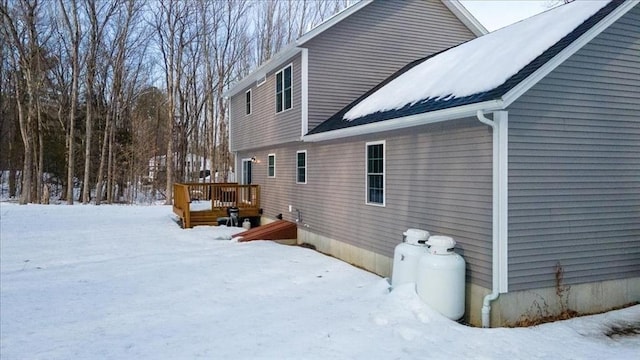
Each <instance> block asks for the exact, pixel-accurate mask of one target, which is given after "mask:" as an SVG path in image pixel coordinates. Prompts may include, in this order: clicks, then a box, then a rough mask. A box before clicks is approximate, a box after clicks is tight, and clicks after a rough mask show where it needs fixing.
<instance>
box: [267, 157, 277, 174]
mask: <svg viewBox="0 0 640 360" xmlns="http://www.w3.org/2000/svg"><path fill="white" fill-rule="evenodd" d="M267 175H268V176H269V177H270V178H274V177H276V154H269V169H268V173H267Z"/></svg>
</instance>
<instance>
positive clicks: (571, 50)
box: [502, 1, 638, 108]
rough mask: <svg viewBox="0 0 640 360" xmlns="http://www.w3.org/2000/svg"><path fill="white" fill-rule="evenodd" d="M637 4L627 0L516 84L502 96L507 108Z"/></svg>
mask: <svg viewBox="0 0 640 360" xmlns="http://www.w3.org/2000/svg"><path fill="white" fill-rule="evenodd" d="M636 5H638V2H637V1H625V2H624V3H622V4H621V5H620V6H618V7H617V8H616V9H615V10H613V11H612V12H611V13H610V14H609V15H607V16H606V17H605V18H604V19H602V20H601V21H600V22H598V23H597V24H596V25H594V26H593V27H591V29H589V30H587V32H585V33H584V34H582V36H580V37H579V38H578V39H576V40H574V41H573V42H572V43H571V44H569V46H567V47H566V48H564V49H563V50H562V51H560V52H559V53H558V54H557V55H556V56H554V57H553V58H552V59H551V60H549V61H547V62H546V63H545V64H544V65H542V66H541V67H540V68H538V70H536V71H534V72H533V74H531V75H529V76H528V77H527V78H526V79H524V80H523V81H521V82H520V83H518V85H516V86H514V87H513V88H512V89H511V90H509V92H507V93H506V94H504V95H503V96H502V99H503V101H504V104H505V105H504V106H505V108H506V107H507V106H509V105H511V104H512V103H513V102H514V101H516V100H517V99H518V98H519V97H520V96H522V95H523V94H524V93H525V92H527V91H528V90H529V89H531V88H532V87H533V86H534V85H535V84H537V83H538V82H539V81H540V80H542V79H543V78H544V77H545V76H547V75H549V73H550V72H551V71H553V70H555V69H556V68H557V67H558V66H560V64H562V63H563V62H565V61H566V60H567V59H568V58H569V57H570V56H572V55H573V54H575V53H576V52H578V50H580V49H582V47H584V46H585V45H586V44H587V43H589V42H590V41H591V40H593V39H594V38H595V37H596V36H598V35H600V33H602V32H603V31H604V30H605V29H607V28H608V27H609V26H611V24H613V23H614V22H616V21H617V20H618V19H620V18H621V17H622V16H623V15H624V14H626V13H627V12H629V10H631V9H632V8H633V7H634V6H636Z"/></svg>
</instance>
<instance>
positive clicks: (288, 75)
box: [276, 65, 293, 112]
mask: <svg viewBox="0 0 640 360" xmlns="http://www.w3.org/2000/svg"><path fill="white" fill-rule="evenodd" d="M292 69H293V66H292V65H289V66H287V67H285V68H284V69H282V70H280V71H278V72H277V73H276V112H282V111H285V110H288V109H291V107H292V106H293V104H292V100H291V96H292V92H291V88H292V85H291V84H292V76H293V72H292Z"/></svg>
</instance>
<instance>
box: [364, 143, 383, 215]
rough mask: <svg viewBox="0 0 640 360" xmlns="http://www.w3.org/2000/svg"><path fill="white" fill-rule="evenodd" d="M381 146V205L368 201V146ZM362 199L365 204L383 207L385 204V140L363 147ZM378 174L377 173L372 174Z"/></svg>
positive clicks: (366, 144)
mask: <svg viewBox="0 0 640 360" xmlns="http://www.w3.org/2000/svg"><path fill="white" fill-rule="evenodd" d="M374 145H382V174H381V175H382V203H378V202H371V201H369V175H370V173H369V146H374ZM364 158H365V164H364V199H365V204H367V205H371V206H380V207H385V206H386V204H387V176H386V174H387V143H386V141H385V140H380V141H370V142H367V143H365V146H364ZM373 174H378V173H373Z"/></svg>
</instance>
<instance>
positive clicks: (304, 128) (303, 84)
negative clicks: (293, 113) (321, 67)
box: [291, 49, 309, 137]
mask: <svg viewBox="0 0 640 360" xmlns="http://www.w3.org/2000/svg"><path fill="white" fill-rule="evenodd" d="M301 58H302V59H301V61H302V65H301V67H300V97H301V100H300V112H301V121H302V124H301V126H300V128H301V134H300V137H302V136H305V135H306V134H307V132H308V131H309V50H307V49H302V56H301ZM291 75H292V76H293V74H291ZM292 85H293V84H292ZM292 94H293V93H292Z"/></svg>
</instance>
